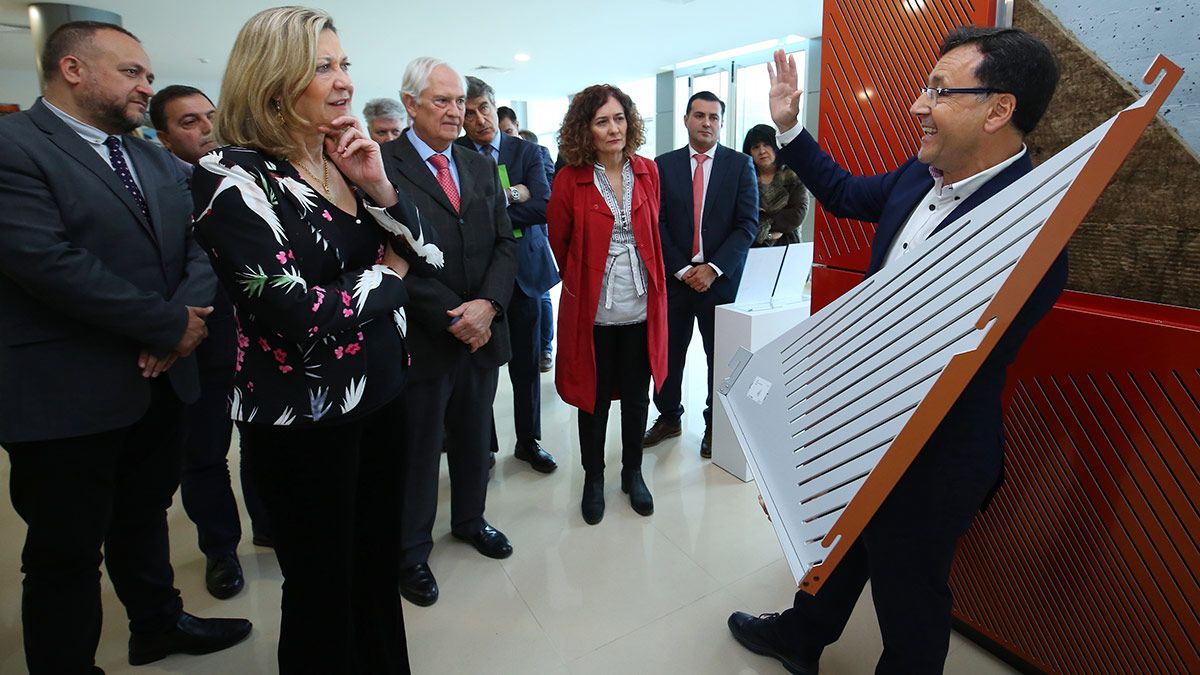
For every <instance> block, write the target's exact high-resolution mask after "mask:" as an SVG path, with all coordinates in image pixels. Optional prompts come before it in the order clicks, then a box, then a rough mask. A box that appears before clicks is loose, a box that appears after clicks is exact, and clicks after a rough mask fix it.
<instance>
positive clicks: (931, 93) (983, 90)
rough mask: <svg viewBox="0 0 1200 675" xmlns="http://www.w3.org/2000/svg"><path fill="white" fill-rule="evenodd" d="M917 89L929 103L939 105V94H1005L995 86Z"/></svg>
mask: <svg viewBox="0 0 1200 675" xmlns="http://www.w3.org/2000/svg"><path fill="white" fill-rule="evenodd" d="M917 90H918V91H920V92H921V93H922V94H925V98H928V99H929V105H937V100H938V97H939V96H950V95H952V94H1003V93H1004V90H1003V89H995V88H993V87H917Z"/></svg>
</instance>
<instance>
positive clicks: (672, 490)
mask: <svg viewBox="0 0 1200 675" xmlns="http://www.w3.org/2000/svg"><path fill="white" fill-rule="evenodd" d="M689 361H690V363H692V364H697V365H699V364H702V363H703V353H702V352H700V351H699V337H698V336H697V338H696V339H695V340H694V341H693V349H692V353H691V354H690V355H689ZM552 375H553V373H551V374H550V376H547V377H544V378H543V411H544V412H543V418H542V424H543V431H544V434H543V435H544V440H543V444H544V445H545V447H546V448H547V449H549V450H550V451H551V452H553V453H554V455H555V456H556V457H557V458H558V461H559V467H560V468H559V470H558V471H557V472H555V473H554V474H551V475H549V476H543V475H541V474H537V473H534V472H533V471H532V470H530V469H529V468H528V467H527V466H526V465H525V464H523V463H521V462H518V461H516V460H514V459H513V458H512V457H511V446H512V433H513V432H512V428H511V423H510V422H509V420H510V419H511V414H512V397H511V390H510V389H509V388H508V384H507V377H506V374H504V373H502V374H501V387H500V389H501V392H500V395H499V396H498V398H497V402H496V414H497V420H498V421H499V422H500V435H501V437H500V442H501V447H502V448H503V451H502V452H501V456H500V460H499V462H498V463H497V465H496V471H495V476H494V478H493V480H492V483H491V487H490V492H489V496H488V497H489V498H488V510H487V517H488V519H489V520H490V521H491V522H492V524H494V525H495V526H496V527H498V528H500V529H501V530H502V531H504V532H505V533H506V534H508V536H509V537H510V538H511V539H512V542H513V546H514V548H515V549H516V551H515V553H514V554H513V556H512V557H511V558H509V559H508V560H504V561H496V560H490V559H488V558H484V557H482V556H480V555H478V554H477V553H475V552H474V550H472V549H471V548H470V547H469V546H467V545H465V544H462V543H460V542H458V541H457V540H454V539H452V538H450V536H449V532H448V524H447V521H446V517H447V511H448V502H447V498H448V496H449V486H448V482H447V478H446V475H445V472H444V471H443V474H442V503H441V505H440V509H439V514H438V516H439V518H438V522H437V525H436V529H435V532H434V536H435V540H436V542H437V543H436V546H435V549H434V552H433V557H432V559H431V561H430V564H431V566H432V568H433V571H434V574H435V575H436V576H437V578H438V582H439V585H440V587H441V599H440V600H439V601H438V603H437V604H436V605H434V606H433V607H429V608H420V607H415V606H413V605H409V604H407V603H406V604H405V608H404V610H405V623H406V626H407V630H408V641H409V654H410V660H411V662H412V666H413V669H414V672H417V673H422V674H442V673H500V674H507V673H521V674H522V675H525V674H528V675H538V674H543V673H544V674H548V675H560V674H568V673H569V674H584V673H688V674H703V673H714V674H716V673H722V674H727V673H783V672H784V670H783V669H782V667H780V666H779V665H778V663H777V662H775V661H773V660H770V659H766V658H762V657H759V656H755V655H753V654H751V653H749V652H747V651H745V650H744V649H742V648H741V647H740V646H738V644H737V643H736V642H734V641H733V639H732V638H731V637H730V636H729V631H728V629H727V628H726V626H725V620H726V618H727V617H728V616H729V614H730V613H731V612H734V611H737V610H743V611H749V612H752V613H758V612H766V611H778V610H781V609H783V608H785V607H787V606H789V605H790V604H791V597H792V589H793V588H794V584H793V582H792V579H791V576H790V574H789V572H788V570H787V565H786V564H785V563H784V561H783V559H782V554H781V552H780V549H779V544H778V543H777V542H776V540H775V535H774V532H773V530H772V528H771V526H770V524H769V523H768V522H767V520H766V519H765V518H764V517H763V515H762V512H761V511H759V508H758V504H757V501H756V500H755V495H756V491H755V489H754V485H753V484H743V483H741V482H740V481H738V480H737V479H735V478H733V477H731V476H730V475H729V474H727V473H725V472H724V471H722V470H721V469H720V468H718V467H716V466H714V465H712V464H711V463H710V462H708V461H702V460H701V459H700V457H699V454H698V451H699V444H700V437H701V434H702V433H703V430H704V424H703V421H702V419H701V416H700V414H699V413H700V410H701V409H702V408H703V405H704V390H703V387H702V379H701V378H703V373H702V372H698V371H697V370H696V369H695V368H693V369H690V370H689V372H688V375H687V376H686V377H685V386H686V391H687V398H686V400H685V405H686V406H687V408H688V411H689V413H688V414H687V415H686V416H685V420H684V422H685V429H684V434H683V436H682V437H681V438H678V439H672V440H671V441H669V442H666V443H664V444H662V445H661V446H660V447H657V448H654V449H652V450H649V451H647V453H646V458H645V464H644V467H643V472H644V474H645V475H646V481H647V483H648V484H649V486H650V489H651V492H652V493H653V494H654V499H655V513H654V515H653V516H651V517H649V518H643V517H641V516H638V515H637V514H635V513H634V512H633V511H632V510H631V509H630V508H629V501H628V498H627V497H626V496H625V495H623V494H622V493H621V491H620V481H619V464H620V450H619V448H618V447H617V440H616V439H617V424H618V422H619V420H618V415H617V414H615V408H614V414H613V416H612V426H611V427H610V430H609V457H608V461H609V470H608V476H607V477H608V482H607V486H606V499H607V505H608V508H607V510H606V512H605V517H604V521H603V522H602V523H600V524H599V525H597V526H594V527H593V526H588V525H586V524H585V523H584V522H583V519H582V517H581V516H580V515H579V497H580V491H581V486H582V481H583V470H582V468H581V467H580V466H579V460H578V457H579V445H578V440H577V438H576V431H575V413H574V410H573V409H571V408H569V407H567V406H566V405H565V404H564V403H563V402H562V401H561V400H559V399H558V397H557V396H556V395H555V393H554V384H553V378H552V377H551V376H552ZM653 415H654V411H653V407H651V417H652V418H653ZM235 445H236V444H235ZM0 454H2V453H0ZM234 455H236V451H234V452H233V453H231V459H232V460H233V461H234V462H236V458H235V457H233V456H234ZM234 473H235V474H236V471H235V472H234ZM235 480H236V479H235ZM0 482H2V483H3V484H4V485H7V483H8V460H7V455H6V454H5V455H4V456H3V459H0ZM170 525H171V543H172V557H173V560H174V563H175V573H176V581H177V584H178V586H179V587H180V589H181V590H182V592H183V596H184V601H185V605H186V607H187V609H188V610H189V611H191V612H192V613H195V614H199V615H201V616H243V617H248V618H250V619H251V620H252V621H254V633H253V634H252V635H251V637H250V639H249V640H247V641H246V642H244V643H242V644H240V645H238V646H236V647H234V648H232V649H229V650H227V651H225V652H222V653H219V654H213V655H209V656H202V657H187V656H174V657H171V658H168V659H165V660H163V661H160V662H158V663H155V664H153V665H151V666H145V667H141V668H137V669H134V668H131V667H130V666H129V665H128V663H127V662H126V660H125V651H126V641H127V639H128V633H127V631H126V628H125V621H124V610H123V609H122V608H121V606H120V604H119V603H118V602H117V600H116V597H115V596H114V594H113V592H112V588H111V586H109V585H108V584H107V582H105V585H104V612H105V617H106V620H105V624H104V631H103V634H102V637H101V644H100V649H99V653H98V655H97V661H98V663H99V665H100V666H101V667H103V668H104V669H105V670H106V671H107V672H109V673H126V672H136V673H144V674H145V675H153V674H157V673H213V674H220V675H240V674H242V673H274V672H276V668H275V665H274V661H275V659H274V653H275V641H276V639H277V637H278V634H279V598H280V591H279V583H280V574H279V567H278V565H277V564H276V562H275V558H274V556H273V555H272V553H271V552H270V550H268V549H257V548H255V547H253V546H252V545H251V544H250V543H249V542H248V541H246V542H244V543H243V544H242V547H241V549H240V554H241V559H242V564H243V566H244V568H245V571H246V579H247V584H248V587H247V590H246V591H243V592H242V593H241V594H240V595H239V596H237V597H236V598H233V599H231V600H227V601H219V600H214V599H213V598H212V597H210V596H209V595H208V594H207V593H206V592H205V590H204V583H203V574H204V564H203V557H202V556H201V555H200V553H199V551H198V550H197V548H196V538H195V530H194V528H193V526H192V524H191V523H190V521H188V520H187V517H186V516H185V515H184V513H183V511H182V509H181V508H180V507H179V505H178V501H177V502H176V506H175V507H174V508H173V509H172V510H171V512H170ZM247 531H248V528H247ZM24 534H25V532H24V524H23V523H22V522H21V521H20V520H19V519H18V518H17V516H16V514H15V513H14V512H13V510H12V506H11V503H10V502H9V499H8V497H7V494H5V496H4V498H3V499H0V541H3V542H4V543H3V545H2V546H0V673H5V674H6V673H22V672H24V660H23V656H22V653H21V647H20V644H21V637H20V633H21V631H20V579H21V577H20V572H19V554H20V547H21V542H22V541H23V540H24ZM881 649H882V647H881V644H880V639H879V635H878V630H877V629H876V626H875V620H874V613H873V611H872V608H871V603H870V601H869V598H868V597H866V596H864V598H863V599H862V600H861V601H860V602H859V606H858V608H857V609H856V610H855V613H854V616H853V618H852V619H851V621H850V625H849V626H848V627H847V629H846V632H845V634H844V636H843V638H842V640H841V641H840V642H839V643H838V644H836V645H834V646H832V647H831V648H829V649H828V650H826V652H825V656H824V658H823V659H822V662H821V672H822V673H824V674H826V675H845V674H854V673H870V672H873V668H874V663H875V660H876V659H877V658H878V657H879V653H880V651H881ZM946 672H947V673H972V675H990V674H992V673H997V674H998V673H1011V672H1014V671H1012V670H1011V669H1009V668H1008V667H1007V666H1006V665H1005V664H1003V663H1001V662H999V661H997V660H996V659H994V658H993V657H992V656H991V655H990V654H988V653H986V652H984V651H983V650H981V649H979V648H978V647H976V646H975V645H974V644H972V643H970V642H968V641H966V640H964V639H962V638H960V637H958V636H957V635H955V636H954V637H953V638H952V642H951V649H950V657H949V660H948V662H947V666H946Z"/></svg>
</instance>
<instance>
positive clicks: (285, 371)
mask: <svg viewBox="0 0 1200 675" xmlns="http://www.w3.org/2000/svg"><path fill="white" fill-rule="evenodd" d="M279 372H281V373H283V374H284V375H287V374H288V373H290V372H292V367H291V366H279Z"/></svg>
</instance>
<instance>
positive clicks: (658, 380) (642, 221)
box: [546, 155, 667, 413]
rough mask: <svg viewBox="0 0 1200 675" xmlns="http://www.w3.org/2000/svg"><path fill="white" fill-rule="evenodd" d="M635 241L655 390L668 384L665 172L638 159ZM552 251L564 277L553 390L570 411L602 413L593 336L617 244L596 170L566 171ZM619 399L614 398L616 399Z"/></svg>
mask: <svg viewBox="0 0 1200 675" xmlns="http://www.w3.org/2000/svg"><path fill="white" fill-rule="evenodd" d="M631 161H632V163H633V235H634V238H635V239H636V240H637V248H638V253H640V254H641V256H642V261H643V262H644V263H645V264H646V276H647V277H648V279H647V282H648V283H647V284H646V289H647V292H646V296H647V298H646V334H647V342H648V344H647V347H648V348H649V352H650V374H651V375H652V376H653V377H654V390H655V391H658V390H659V389H661V388H662V383H663V379H664V378H665V377H666V376H667V286H666V278H665V275H664V272H663V256H662V241H661V240H660V239H659V234H658V207H659V191H658V167H656V166H655V165H654V162H652V161H650V160H648V159H646V158H644V157H641V156H638V155H634V157H633V159H632V160H631ZM546 220H547V223H548V224H549V226H550V247H551V248H552V249H554V256H555V258H557V259H558V265H559V272H560V274H561V275H562V295H561V297H560V299H559V307H558V358H557V360H556V362H555V368H554V384H555V385H556V386H557V387H558V394H559V396H561V397H562V399H563V400H564V401H566V402H567V403H569V404H571V405H573V406H575V407H576V408H579V409H580V410H583V411H585V412H589V413H590V412H592V411H593V410H594V409H595V407H596V351H595V345H594V344H593V340H592V328H593V326H594V325H595V323H596V309H597V307H598V306H599V304H600V283H601V277H602V276H603V274H604V264H605V261H606V259H607V257H608V244H609V240H610V239H611V238H612V227H613V214H612V211H610V210H609V208H608V205H607V204H606V203H605V202H604V197H603V196H601V195H600V190H598V189H597V188H596V183H595V177H594V174H593V169H592V167H590V166H566V167H563V168H562V169H561V170H560V171H559V172H558V175H557V176H555V178H554V189H553V190H551V192H550V205H549V207H548V208H547V209H546ZM614 398H615V397H614Z"/></svg>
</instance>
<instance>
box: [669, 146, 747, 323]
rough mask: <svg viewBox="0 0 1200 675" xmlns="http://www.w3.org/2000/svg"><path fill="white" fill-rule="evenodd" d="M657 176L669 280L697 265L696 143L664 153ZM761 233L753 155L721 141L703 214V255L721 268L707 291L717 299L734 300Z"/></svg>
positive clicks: (723, 301)
mask: <svg viewBox="0 0 1200 675" xmlns="http://www.w3.org/2000/svg"><path fill="white" fill-rule="evenodd" d="M654 161H655V163H657V164H658V175H659V179H660V184H661V185H662V188H661V191H662V208H661V210H660V211H659V216H658V222H659V230H660V232H661V235H662V248H663V262H664V264H665V267H666V272H667V279H668V280H673V279H674V278H675V273H676V272H678V271H679V270H681V269H683V268H684V267H687V266H688V265H690V264H692V239H693V236H694V226H693V224H692V223H693V215H692V214H693V210H694V207H693V206H692V168H691V164H692V162H691V148H690V146H684V147H682V148H679V149H678V150H672V151H671V152H668V153H665V154H662V155H659V156H658V157H657V158H656V159H655V160H654ZM757 233H758V180H757V178H755V174H754V164H753V163H752V161H751V160H750V156H749V155H746V154H743V153H740V152H738V151H736V150H731V149H729V148H727V147H725V146H723V145H718V146H717V152H716V157H714V158H713V166H712V173H711V175H709V178H708V194H707V196H706V198H705V200H704V213H703V214H701V219H700V234H701V239H702V240H703V243H704V259H705V260H706V261H708V262H711V263H712V264H714V265H716V266H717V267H719V268H721V276H720V277H718V278H717V280H716V281H714V282H713V285H712V288H710V289H709V290H708V292H709V293H710V294H711V295H712V298H713V301H714V302H715V303H716V304H721V303H725V302H733V299H734V297H735V296H736V295H737V287H738V283H739V282H740V281H741V280H742V268H743V267H744V266H745V265H746V254H747V253H748V252H749V251H750V244H752V243H753V242H754V235H755V234H757Z"/></svg>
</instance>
